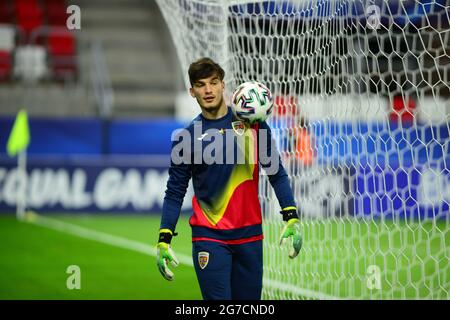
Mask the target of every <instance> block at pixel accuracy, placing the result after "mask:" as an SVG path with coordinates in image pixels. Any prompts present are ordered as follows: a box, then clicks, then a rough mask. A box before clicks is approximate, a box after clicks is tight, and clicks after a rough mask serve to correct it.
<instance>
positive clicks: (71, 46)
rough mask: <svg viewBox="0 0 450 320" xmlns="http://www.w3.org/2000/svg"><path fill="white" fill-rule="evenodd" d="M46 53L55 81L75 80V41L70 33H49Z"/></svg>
mask: <svg viewBox="0 0 450 320" xmlns="http://www.w3.org/2000/svg"><path fill="white" fill-rule="evenodd" d="M48 52H49V57H50V64H51V69H52V71H53V77H54V78H55V79H56V80H67V79H76V77H77V62H76V41H75V38H74V36H73V34H72V33H71V32H70V31H67V32H51V33H50V34H49V36H48Z"/></svg>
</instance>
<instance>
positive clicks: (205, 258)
mask: <svg viewBox="0 0 450 320" xmlns="http://www.w3.org/2000/svg"><path fill="white" fill-rule="evenodd" d="M208 262H209V252H205V251H200V252H199V253H198V264H199V266H200V268H202V269H205V268H206V266H207V265H208Z"/></svg>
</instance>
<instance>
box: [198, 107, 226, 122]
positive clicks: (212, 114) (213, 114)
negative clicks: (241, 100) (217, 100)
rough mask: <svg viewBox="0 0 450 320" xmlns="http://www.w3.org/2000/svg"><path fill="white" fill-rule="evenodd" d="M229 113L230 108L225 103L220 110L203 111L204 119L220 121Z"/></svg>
mask: <svg viewBox="0 0 450 320" xmlns="http://www.w3.org/2000/svg"><path fill="white" fill-rule="evenodd" d="M227 113H228V107H227V105H226V104H225V103H224V104H222V105H221V106H220V108H218V109H216V110H211V111H208V110H204V109H202V115H203V117H205V118H206V119H208V120H215V119H220V118H222V117H224V116H225V115H226V114H227Z"/></svg>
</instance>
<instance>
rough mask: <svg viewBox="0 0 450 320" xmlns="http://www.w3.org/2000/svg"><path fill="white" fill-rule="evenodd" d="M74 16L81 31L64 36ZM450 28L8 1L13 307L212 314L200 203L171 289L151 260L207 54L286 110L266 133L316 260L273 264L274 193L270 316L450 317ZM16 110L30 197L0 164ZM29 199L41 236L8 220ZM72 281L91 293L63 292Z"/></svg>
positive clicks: (229, 10)
mask: <svg viewBox="0 0 450 320" xmlns="http://www.w3.org/2000/svg"><path fill="white" fill-rule="evenodd" d="M71 5H77V6H78V7H79V8H80V9H81V10H80V13H81V16H80V17H81V19H80V22H81V29H78V30H77V29H75V30H69V29H68V28H67V25H66V22H67V19H69V18H70V17H71V16H72V14H73V12H75V11H70V12H69V13H68V12H67V8H70V6H71ZM373 5H374V6H376V8H378V9H379V10H380V11H379V12H378V13H379V20H377V21H375V22H376V23H378V25H377V26H376V27H375V28H368V27H367V23H369V22H370V21H369V20H370V19H368V15H369V13H368V12H369V11H367V9H368V8H372V9H373V8H374V7H370V6H373ZM72 8H73V7H72ZM374 10H375V9H374ZM449 10H450V7H449V3H448V2H446V1H445V0H444V1H425V0H424V1H422V0H421V1H418V0H405V1H365V0H355V1H350V0H349V1H344V0H342V1H338V0H329V1H328V0H323V1H303V0H297V1H281V0H277V1H244V0H234V1H205V0H197V1H193V0H192V1H191V0H168V1H162V0H161V1H150V0H149V1H145V0H126V1H125V0H122V1H121V0H92V1H88V0H82V1H68V0H0V212H1V214H0V299H200V298H201V295H200V291H199V288H198V284H197V281H196V277H195V272H194V269H193V268H192V262H191V257H190V254H191V243H190V229H189V225H188V217H189V211H190V199H191V197H192V189H191V188H190V189H189V191H188V194H187V195H186V198H185V202H184V207H183V214H182V216H181V218H180V222H179V224H178V228H179V230H177V231H178V232H179V236H178V237H176V238H174V241H173V246H174V249H175V252H176V253H177V255H178V257H179V258H180V260H181V261H182V264H181V265H180V266H179V267H178V268H177V269H176V270H175V274H176V280H175V281H174V282H171V283H169V282H167V281H165V280H164V279H163V278H162V277H161V276H160V274H159V272H158V271H157V268H156V263H155V258H154V253H155V251H154V245H155V241H156V235H157V232H158V227H159V220H160V212H161V207H162V201H163V197H164V191H165V184H166V179H167V168H168V164H169V153H170V138H171V134H172V132H173V130H175V129H177V128H180V127H183V126H184V125H185V124H186V123H187V122H188V121H189V120H191V119H192V118H193V117H194V116H195V115H196V114H197V113H198V112H199V111H198V110H199V109H198V107H197V106H196V104H195V101H194V100H193V99H191V98H190V97H189V96H188V95H187V92H186V86H187V80H186V70H187V66H188V65H189V63H190V62H191V61H193V60H195V59H197V58H199V57H201V56H210V57H212V58H213V59H215V60H217V61H218V62H220V63H221V64H222V65H223V66H224V67H225V69H226V71H227V77H226V84H227V94H229V92H230V90H231V89H232V88H233V87H234V86H236V85H237V84H238V83H240V82H243V81H246V80H258V81H262V82H264V83H266V84H267V85H268V86H269V87H270V88H271V90H272V92H273V94H274V96H275V104H276V106H275V109H274V114H273V116H272V118H271V120H270V124H271V126H272V128H273V129H274V134H275V137H276V138H277V142H278V144H279V148H280V151H281V153H282V156H283V160H284V161H285V163H286V167H287V169H288V172H289V174H290V178H291V181H292V186H293V189H294V191H295V195H296V199H297V201H298V202H299V204H300V208H301V211H302V212H303V214H304V219H303V230H304V243H305V244H304V249H303V251H302V254H301V256H300V257H299V258H298V259H297V260H296V261H294V262H292V261H288V258H287V253H286V252H285V251H282V250H279V249H278V246H277V237H278V232H279V228H280V227H281V224H280V221H279V219H278V218H279V217H276V215H277V212H278V210H279V208H278V204H277V202H276V199H275V198H274V195H273V193H272V192H271V190H270V188H269V187H268V184H267V179H265V177H264V176H262V177H261V178H262V181H261V200H262V208H263V213H264V215H265V218H266V225H265V235H266V238H265V279H264V281H265V286H264V298H268V299H298V298H325V299H328V298H329V299H334V298H352V299H355V298H356V299H370V298H373V299H398V298H403V299H404V298H413V299H417V298H427V299H448V298H449V289H450V286H449V276H450V271H449V268H448V265H449V247H448V242H449V235H448V229H449V227H448V226H449V218H450V212H449V210H450V209H449V202H450V173H449V160H450V150H449V140H450V139H449V117H450V100H449V99H450V89H449V83H450V79H449V75H450V68H449V65H450V52H449V51H450V26H449V14H450V13H449ZM370 12H372V11H370ZM374 12H375V13H377V11H376V10H375V11H374ZM372 27H373V26H372ZM20 109H25V110H27V112H28V115H29V126H30V134H31V142H30V145H29V147H28V150H27V175H26V177H27V179H26V183H25V179H24V177H23V176H22V175H21V174H20V172H19V171H18V169H17V159H16V158H11V157H8V156H7V154H6V144H7V139H8V136H9V133H10V131H11V127H12V124H13V121H14V116H15V115H16V113H17V112H18V111H19V110H20ZM297 134H306V136H307V137H308V139H310V138H311V140H310V141H309V143H307V144H306V147H305V145H304V144H302V146H303V147H300V149H298V148H299V143H298V142H297V141H296V139H297ZM302 148H303V149H302ZM305 148H306V149H305ZM25 186H26V187H25ZM23 188H26V195H27V197H26V199H27V208H28V209H29V214H28V215H27V222H28V223H25V222H22V221H18V220H17V219H16V217H15V212H16V205H17V203H18V202H19V199H20V194H21V191H23ZM272 218H275V219H272ZM71 265H76V266H79V268H80V270H81V289H79V290H76V289H75V290H69V289H68V288H67V286H66V281H67V279H68V277H69V276H70V274H68V273H67V272H66V271H67V268H68V267H69V266H71ZM377 272H378V273H379V274H378V275H377V274H376V273H377ZM372 280H373V281H372Z"/></svg>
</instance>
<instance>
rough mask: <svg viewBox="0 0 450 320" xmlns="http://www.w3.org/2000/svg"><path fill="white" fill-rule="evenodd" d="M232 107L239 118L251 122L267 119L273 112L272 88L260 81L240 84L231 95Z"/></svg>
mask: <svg viewBox="0 0 450 320" xmlns="http://www.w3.org/2000/svg"><path fill="white" fill-rule="evenodd" d="M231 97H232V98H231V107H232V109H233V112H234V114H235V115H236V117H238V118H239V119H241V120H243V121H246V122H249V123H251V124H252V123H255V122H262V121H265V120H266V119H267V118H268V117H269V116H270V114H271V113H272V107H273V99H272V94H271V92H270V90H269V89H268V88H267V87H266V86H265V85H263V84H262V83H260V82H257V81H250V82H244V83H242V84H241V85H239V86H238V87H237V88H236V89H235V90H234V91H233V95H232V96H231Z"/></svg>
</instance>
